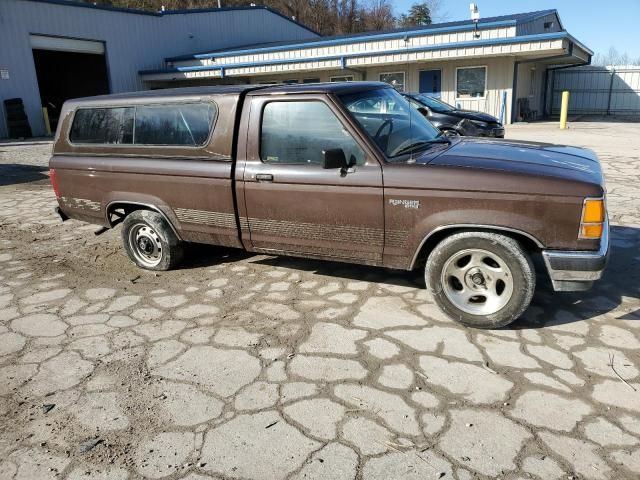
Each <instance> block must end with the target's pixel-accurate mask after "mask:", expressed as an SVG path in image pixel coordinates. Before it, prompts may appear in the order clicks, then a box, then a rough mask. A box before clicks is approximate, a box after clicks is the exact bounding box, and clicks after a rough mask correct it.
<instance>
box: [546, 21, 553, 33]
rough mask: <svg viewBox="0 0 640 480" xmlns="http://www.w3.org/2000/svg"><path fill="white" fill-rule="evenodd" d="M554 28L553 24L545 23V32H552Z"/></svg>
mask: <svg viewBox="0 0 640 480" xmlns="http://www.w3.org/2000/svg"><path fill="white" fill-rule="evenodd" d="M552 28H553V22H544V31H545V32H550V31H551V29H552Z"/></svg>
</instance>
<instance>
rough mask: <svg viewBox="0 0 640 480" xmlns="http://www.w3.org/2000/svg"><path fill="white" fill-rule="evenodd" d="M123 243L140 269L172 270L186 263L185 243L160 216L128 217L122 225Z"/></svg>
mask: <svg viewBox="0 0 640 480" xmlns="http://www.w3.org/2000/svg"><path fill="white" fill-rule="evenodd" d="M122 242H123V243H124V249H125V250H126V252H127V255H128V256H129V258H130V259H131V260H132V261H133V262H134V263H135V264H136V265H138V266H139V267H140V268H144V269H147V270H171V269H172V268H174V267H175V266H176V265H178V264H179V263H180V261H181V260H182V256H183V248H182V243H181V242H180V240H178V237H177V236H176V234H175V233H174V232H173V230H172V229H171V227H170V226H169V225H168V224H167V222H166V220H165V219H164V218H163V217H162V215H160V214H159V213H158V212H153V211H150V210H136V211H135V212H132V213H130V214H129V215H127V217H126V218H125V219H124V221H123V222H122Z"/></svg>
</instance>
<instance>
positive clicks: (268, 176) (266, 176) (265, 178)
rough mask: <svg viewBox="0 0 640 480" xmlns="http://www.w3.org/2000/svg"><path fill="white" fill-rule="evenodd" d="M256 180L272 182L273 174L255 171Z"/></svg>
mask: <svg viewBox="0 0 640 480" xmlns="http://www.w3.org/2000/svg"><path fill="white" fill-rule="evenodd" d="M256 181H258V182H273V175H271V174H270V173H256Z"/></svg>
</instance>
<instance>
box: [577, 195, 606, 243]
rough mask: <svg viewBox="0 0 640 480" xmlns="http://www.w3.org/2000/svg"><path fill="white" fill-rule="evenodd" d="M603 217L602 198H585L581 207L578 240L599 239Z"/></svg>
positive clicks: (603, 206) (604, 212)
mask: <svg viewBox="0 0 640 480" xmlns="http://www.w3.org/2000/svg"><path fill="white" fill-rule="evenodd" d="M605 217H606V210H605V205H604V198H586V199H585V200H584V204H583V206H582V218H581V219H580V234H579V238H584V239H591V240H594V239H595V240H597V239H599V238H601V237H602V232H603V231H604V221H605Z"/></svg>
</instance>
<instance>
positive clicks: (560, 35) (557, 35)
mask: <svg viewBox="0 0 640 480" xmlns="http://www.w3.org/2000/svg"><path fill="white" fill-rule="evenodd" d="M565 38H566V39H569V40H571V41H574V42H575V39H573V37H572V36H571V35H569V34H568V33H567V32H552V33H538V34H535V35H523V36H521V37H507V38H494V39H488V40H471V41H467V42H454V43H443V44H440V45H428V46H419V47H411V48H400V49H394V50H383V51H377V52H365V53H361V52H354V53H341V54H338V55H327V56H324V57H307V58H287V59H283V60H262V61H256V62H244V63H227V64H218V65H197V66H190V67H175V68H172V69H166V70H142V71H140V72H139V73H140V75H151V74H158V73H176V72H177V73H180V72H199V71H215V70H220V69H221V68H224V69H226V70H228V69H231V68H247V67H261V66H266V65H286V64H291V63H310V62H323V61H331V60H339V61H342V59H344V60H346V59H349V58H363V57H373V56H379V55H396V54H402V53H415V52H428V51H432V50H450V49H453V48H466V47H484V46H490V45H504V44H510V43H526V42H535V41H541V40H559V39H565Z"/></svg>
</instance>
